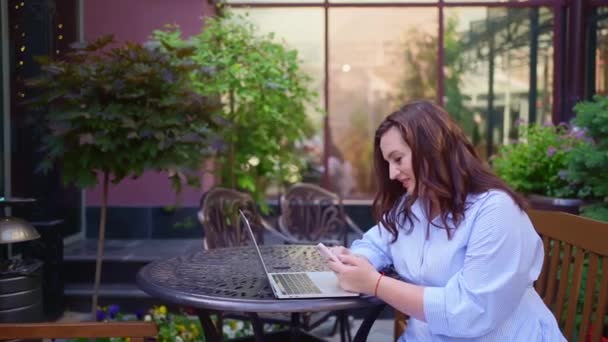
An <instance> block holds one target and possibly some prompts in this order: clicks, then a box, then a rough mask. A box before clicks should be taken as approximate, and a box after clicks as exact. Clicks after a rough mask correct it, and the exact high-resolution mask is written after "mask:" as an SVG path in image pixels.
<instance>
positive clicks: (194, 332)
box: [190, 323, 198, 336]
mask: <svg viewBox="0 0 608 342" xmlns="http://www.w3.org/2000/svg"><path fill="white" fill-rule="evenodd" d="M190 331H192V335H194V336H198V328H197V327H196V324H194V323H190Z"/></svg>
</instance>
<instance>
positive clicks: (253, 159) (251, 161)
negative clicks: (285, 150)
mask: <svg viewBox="0 0 608 342" xmlns="http://www.w3.org/2000/svg"><path fill="white" fill-rule="evenodd" d="M247 162H248V163H249V165H251V166H253V167H256V166H258V165H260V158H258V157H256V156H253V157H251V158H249V160H248V161H247Z"/></svg>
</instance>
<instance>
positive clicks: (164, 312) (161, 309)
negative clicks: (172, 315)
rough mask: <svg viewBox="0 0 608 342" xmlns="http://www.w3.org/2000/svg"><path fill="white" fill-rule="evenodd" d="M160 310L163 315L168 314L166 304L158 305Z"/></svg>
mask: <svg viewBox="0 0 608 342" xmlns="http://www.w3.org/2000/svg"><path fill="white" fill-rule="evenodd" d="M158 312H159V313H160V314H161V315H166V314H167V307H166V306H164V305H161V306H159V307H158Z"/></svg>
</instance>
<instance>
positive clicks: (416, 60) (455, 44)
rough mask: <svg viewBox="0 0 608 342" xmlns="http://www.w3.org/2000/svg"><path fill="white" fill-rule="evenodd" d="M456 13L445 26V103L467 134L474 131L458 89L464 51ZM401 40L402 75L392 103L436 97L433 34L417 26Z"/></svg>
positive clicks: (465, 65) (469, 113)
mask: <svg viewBox="0 0 608 342" xmlns="http://www.w3.org/2000/svg"><path fill="white" fill-rule="evenodd" d="M457 26H458V17H456V16H450V17H448V18H447V20H446V24H445V26H444V35H443V39H444V63H445V66H446V68H445V69H446V70H447V71H446V72H445V77H444V81H445V83H444V89H445V101H444V102H445V104H444V107H445V109H446V110H447V112H448V113H450V114H451V115H452V116H453V117H454V118H455V119H456V121H458V122H459V123H460V125H461V127H463V129H464V131H465V132H466V134H467V135H469V136H472V135H473V134H474V132H473V129H474V123H473V115H472V112H471V111H470V110H469V109H467V108H466V107H465V105H464V100H465V96H464V95H463V94H462V92H461V90H460V89H461V79H462V76H463V74H464V73H465V72H466V71H467V65H468V64H467V60H466V58H465V56H466V54H465V53H464V49H463V47H462V44H461V42H460V36H459V34H458V32H457V31H456V29H457ZM406 37H407V39H406V43H405V44H404V50H403V60H404V63H405V64H404V69H403V71H404V73H403V74H404V76H403V77H402V79H401V81H400V82H399V89H398V91H397V95H396V96H395V97H394V98H393V99H392V101H393V102H394V104H395V106H401V105H403V104H404V103H407V102H409V101H412V100H417V99H430V100H435V99H436V98H437V79H438V76H437V64H438V63H439V60H438V55H437V52H438V50H437V46H438V44H439V41H438V39H437V37H436V36H435V35H432V34H430V33H428V32H425V31H422V30H420V29H418V28H414V29H411V30H409V31H408V32H407V35H406Z"/></svg>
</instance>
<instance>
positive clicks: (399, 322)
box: [393, 310, 409, 341]
mask: <svg viewBox="0 0 608 342" xmlns="http://www.w3.org/2000/svg"><path fill="white" fill-rule="evenodd" d="M394 312H395V323H394V327H393V335H394V339H395V341H397V340H399V337H401V335H403V333H404V332H405V329H406V328H407V320H408V319H409V316H408V315H406V314H404V313H402V312H401V311H398V310H394Z"/></svg>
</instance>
